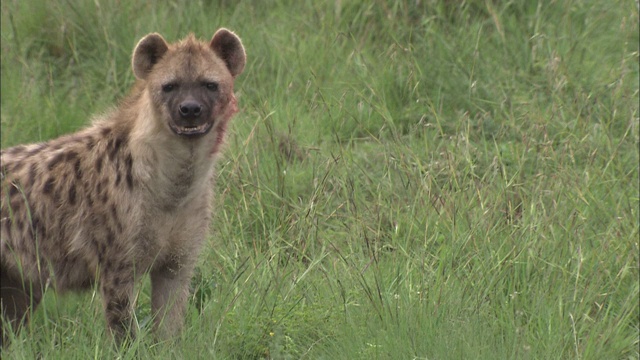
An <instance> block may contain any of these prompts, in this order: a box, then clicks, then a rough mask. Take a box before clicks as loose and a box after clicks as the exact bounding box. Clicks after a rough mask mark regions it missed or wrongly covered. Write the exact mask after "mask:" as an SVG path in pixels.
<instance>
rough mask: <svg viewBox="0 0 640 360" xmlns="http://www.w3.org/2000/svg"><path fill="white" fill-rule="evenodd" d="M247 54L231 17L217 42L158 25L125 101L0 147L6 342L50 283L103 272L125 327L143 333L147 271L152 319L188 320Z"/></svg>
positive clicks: (83, 282)
mask: <svg viewBox="0 0 640 360" xmlns="http://www.w3.org/2000/svg"><path fill="white" fill-rule="evenodd" d="M245 61H246V58H245V51H244V47H243V46H242V43H241V41H240V39H239V38H238V37H237V36H236V35H235V34H234V33H232V32H231V31H229V30H226V29H219V30H218V31H217V32H216V33H215V34H214V36H213V38H212V39H211V41H210V42H201V41H198V40H196V39H195V37H194V36H193V35H189V36H188V37H187V38H186V39H184V40H182V41H180V42H177V43H175V44H167V43H166V41H165V40H164V39H163V38H162V37H161V36H160V35H158V34H155V33H154V34H149V35H147V36H145V37H144V38H143V39H142V40H140V42H139V43H138V45H137V46H136V48H135V50H134V53H133V58H132V65H133V72H134V74H135V76H136V78H137V81H136V84H135V85H134V86H133V89H132V91H131V93H130V94H129V95H128V96H127V97H126V98H125V99H124V100H123V101H122V102H121V104H120V106H119V107H117V108H116V109H114V110H113V111H111V112H110V113H108V114H106V115H104V116H101V117H99V118H97V119H96V120H95V121H94V122H93V124H92V125H91V126H89V127H88V128H86V129H84V130H81V131H79V132H77V133H75V134H71V135H66V136H63V137H60V138H57V139H54V140H51V141H48V142H45V143H40V144H31V145H19V146H15V147H12V148H8V149H5V150H3V151H2V153H1V162H0V167H1V170H2V172H1V177H2V179H1V181H2V183H1V194H0V199H1V209H0V211H1V213H0V226H1V228H0V234H1V237H0V241H1V242H0V254H1V255H0V280H1V285H0V301H1V305H2V306H1V307H2V339H3V340H4V341H3V342H6V336H7V334H8V333H7V331H8V328H9V327H11V328H12V329H13V330H16V329H17V328H19V327H20V326H21V325H22V324H23V323H24V321H26V319H27V318H28V315H29V312H31V311H33V310H35V308H36V307H37V305H38V303H39V302H40V300H41V298H42V295H43V291H44V288H46V287H47V286H48V285H49V284H50V285H51V286H52V287H53V288H55V289H56V290H57V291H65V290H81V289H87V288H91V287H92V286H93V284H97V286H98V288H99V291H100V293H101V296H102V300H103V306H104V311H105V316H106V321H107V326H108V328H109V329H111V331H112V332H113V333H114V335H115V336H116V338H118V339H123V338H124V337H126V336H130V335H134V333H135V331H134V329H133V328H134V327H133V326H132V319H133V300H134V286H135V283H136V280H137V279H139V278H140V276H141V275H143V274H145V273H149V274H150V277H151V285H152V311H153V314H154V321H155V323H154V327H155V329H156V330H157V331H158V332H159V334H160V336H163V337H167V336H171V335H174V334H176V333H177V332H178V331H179V329H180V328H181V326H182V323H183V318H184V313H185V309H186V304H187V298H188V291H189V282H190V279H191V276H192V273H193V269H194V264H195V262H196V258H197V256H198V254H199V252H200V248H201V246H202V244H203V240H204V239H205V237H206V234H207V232H208V228H209V224H210V217H211V212H212V197H213V186H214V180H215V174H214V164H215V159H216V158H217V156H218V154H219V152H220V145H221V143H222V142H223V140H224V135H225V132H226V127H227V124H228V121H229V119H230V118H231V117H232V116H233V115H234V114H235V113H236V112H237V102H236V99H235V96H234V92H233V84H234V80H235V78H236V76H238V75H239V74H240V73H242V71H243V69H244V65H245Z"/></svg>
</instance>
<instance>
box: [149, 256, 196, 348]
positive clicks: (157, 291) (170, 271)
mask: <svg viewBox="0 0 640 360" xmlns="http://www.w3.org/2000/svg"><path fill="white" fill-rule="evenodd" d="M192 274H193V265H191V264H189V265H184V266H180V265H177V264H175V263H173V264H169V265H164V266H161V267H159V268H157V269H154V270H153V271H152V272H151V297H152V299H151V309H152V312H153V314H154V327H155V330H156V332H157V333H158V335H159V336H160V337H162V338H170V337H172V336H174V335H176V334H177V333H178V331H179V330H180V329H181V328H182V326H183V324H184V316H185V312H186V309H187V300H188V298H189V284H190V281H191V276H192Z"/></svg>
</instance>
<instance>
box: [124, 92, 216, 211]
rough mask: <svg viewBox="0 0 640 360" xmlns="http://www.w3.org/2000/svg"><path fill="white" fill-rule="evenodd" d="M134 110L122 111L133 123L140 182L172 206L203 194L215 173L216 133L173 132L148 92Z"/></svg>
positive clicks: (134, 157)
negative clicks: (189, 136)
mask: <svg viewBox="0 0 640 360" xmlns="http://www.w3.org/2000/svg"><path fill="white" fill-rule="evenodd" d="M132 110H133V111H131V112H129V113H128V114H123V118H125V119H127V120H130V121H131V123H132V125H131V136H130V139H131V140H130V147H131V153H132V155H133V159H134V170H133V171H134V174H135V177H136V178H137V179H138V181H140V184H141V185H143V187H144V188H146V189H148V191H149V192H150V193H151V194H154V196H157V199H158V201H160V202H166V203H167V204H168V205H171V206H178V205H179V204H180V203H182V202H184V201H186V200H188V199H189V198H191V197H192V196H194V194H198V193H202V188H203V187H206V186H209V184H210V181H211V178H212V176H213V166H214V163H215V157H216V154H212V153H211V149H212V147H213V145H214V142H215V140H216V137H215V134H213V133H210V134H208V135H207V136H205V137H203V138H200V139H185V138H181V137H179V136H178V135H176V134H174V133H172V132H171V131H170V130H169V129H168V127H167V126H165V125H164V124H162V123H161V122H159V121H157V119H156V118H155V116H154V115H155V114H154V111H153V109H152V108H151V106H150V101H149V99H148V95H146V94H145V93H143V94H142V95H141V97H140V98H139V99H138V103H137V106H135V107H134V108H133V109H132ZM167 189H170V191H167Z"/></svg>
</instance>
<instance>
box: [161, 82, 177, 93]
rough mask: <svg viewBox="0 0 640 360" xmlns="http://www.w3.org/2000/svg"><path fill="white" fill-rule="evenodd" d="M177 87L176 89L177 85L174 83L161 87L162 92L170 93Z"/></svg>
mask: <svg viewBox="0 0 640 360" xmlns="http://www.w3.org/2000/svg"><path fill="white" fill-rule="evenodd" d="M177 87H178V85H176V84H174V83H169V84H164V85H162V91H164V92H171V91H173V90H175V89H176V88H177Z"/></svg>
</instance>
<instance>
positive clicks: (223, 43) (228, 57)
mask: <svg viewBox="0 0 640 360" xmlns="http://www.w3.org/2000/svg"><path fill="white" fill-rule="evenodd" d="M211 48H212V49H213V51H214V52H215V53H216V55H218V56H219V57H220V58H221V59H222V60H224V62H225V63H226V64H227V68H229V71H230V72H231V75H232V76H233V77H236V76H238V75H240V74H241V73H242V70H244V64H245V62H246V61H247V56H246V54H245V52H244V46H242V41H240V38H239V37H238V36H237V35H236V34H234V33H233V32H231V31H229V30H227V29H225V28H221V29H218V31H216V33H215V34H214V35H213V38H212V39H211Z"/></svg>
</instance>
